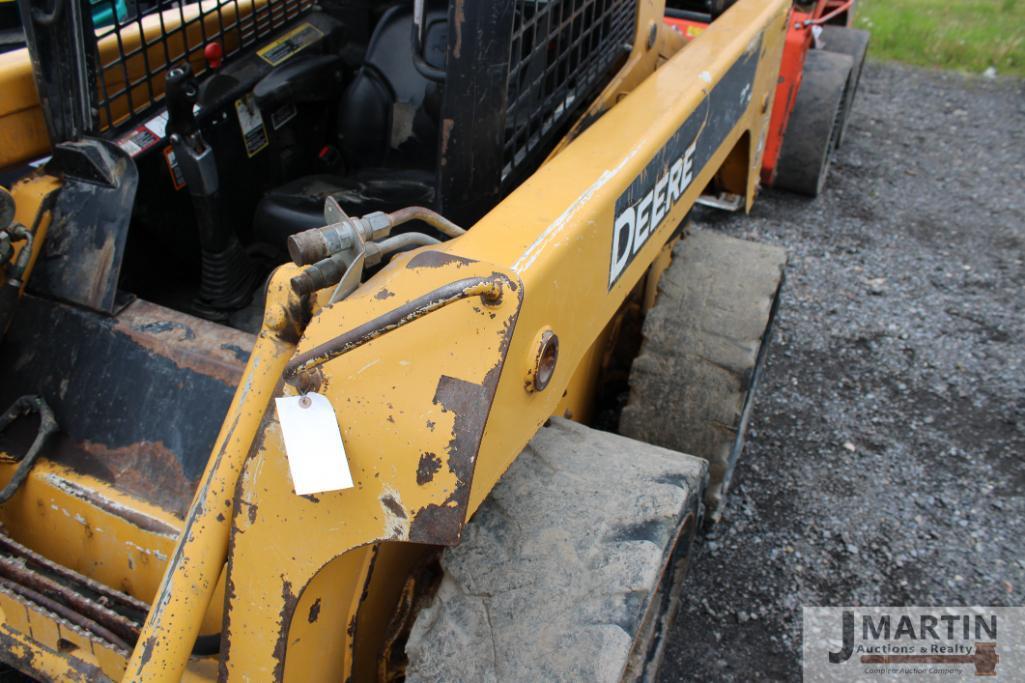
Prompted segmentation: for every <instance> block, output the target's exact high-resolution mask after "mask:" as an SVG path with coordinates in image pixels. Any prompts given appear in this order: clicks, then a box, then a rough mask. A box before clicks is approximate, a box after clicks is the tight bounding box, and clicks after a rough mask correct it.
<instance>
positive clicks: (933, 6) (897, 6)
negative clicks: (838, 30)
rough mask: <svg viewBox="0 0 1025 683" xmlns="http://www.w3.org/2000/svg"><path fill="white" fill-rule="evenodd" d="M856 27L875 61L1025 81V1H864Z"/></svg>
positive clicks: (858, 13) (859, 4) (861, 1)
mask: <svg viewBox="0 0 1025 683" xmlns="http://www.w3.org/2000/svg"><path fill="white" fill-rule="evenodd" d="M855 26H856V27H858V28H864V29H868V30H870V31H871V32H872V42H871V44H870V46H869V56H870V57H872V58H873V59H881V60H888V61H897V62H906V63H908V64H918V65H921V66H933V67H939V68H943V69H957V70H959V71H967V72H973V73H980V72H982V71H984V70H985V69H986V68H987V67H991V66H992V67H994V68H996V70H997V73H998V74H1005V75H1016V76H1025V0H860V2H858V9H857V18H856V19H855Z"/></svg>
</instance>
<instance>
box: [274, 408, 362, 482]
mask: <svg viewBox="0 0 1025 683" xmlns="http://www.w3.org/2000/svg"><path fill="white" fill-rule="evenodd" d="M274 403H275V406H276V407H277V409H278V422H280V423H281V434H282V436H283V437H284V439H285V454H286V455H287V456H288V469H289V470H290V471H291V473H292V485H293V486H295V492H296V493H297V494H299V495H301V496H305V495H307V494H310V493H323V492H324V491H338V490H340V489H349V488H352V474H351V473H350V472H349V461H348V460H347V459H346V457H345V446H344V445H342V435H341V433H340V432H339V431H338V420H337V419H336V418H335V409H334V408H333V407H331V402H330V401H329V400H327V397H326V396H322V395H320V394H306V395H305V396H286V397H284V398H276V399H274Z"/></svg>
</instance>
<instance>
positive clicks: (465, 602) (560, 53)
mask: <svg viewBox="0 0 1025 683" xmlns="http://www.w3.org/2000/svg"><path fill="white" fill-rule="evenodd" d="M671 4H672V5H673V6H671V7H669V8H666V7H665V6H664V2H662V0H650V1H649V0H641V1H638V0H496V1H488V2H485V1H483V0H480V1H477V0H451V2H428V1H426V0H415V1H414V2H395V1H390V0H389V1H385V0H322V1H321V2H316V3H315V2H313V0H201V1H199V2H182V1H179V0H18V5H17V10H16V11H11V10H13V7H14V5H13V4H12V3H9V2H8V3H2V4H0V8H2V9H3V10H4V12H5V14H3V20H4V22H5V24H4V26H3V27H0V31H2V33H0V35H2V37H3V41H2V43H0V50H6V51H4V52H2V53H0V182H2V184H3V185H4V186H5V187H7V188H9V190H3V191H2V192H0V274H2V282H0V284H2V289H0V334H2V335H3V336H2V340H0V410H3V409H5V408H7V407H8V406H9V409H7V410H6V412H5V413H3V414H2V416H0V455H2V458H0V486H3V488H2V490H0V524H2V529H0V660H2V661H3V662H5V663H6V664H7V665H9V666H10V667H13V668H14V669H17V670H19V671H21V672H23V673H25V674H27V675H29V676H32V677H34V678H37V679H45V680H58V679H59V680H65V679H66V680H90V681H91V680H105V679H108V678H109V679H115V680H131V681H177V680H183V679H185V680H214V679H218V680H230V681H236V680H238V681H243V680H245V681H265V680H282V679H288V680H292V681H310V680H354V681H365V680H388V681H395V680H402V679H404V678H406V679H409V680H425V681H476V680H502V681H505V680H524V681H537V680H602V681H616V680H638V679H643V680H650V679H652V678H653V677H654V675H655V671H656V669H657V666H658V662H659V659H660V654H661V651H662V646H663V644H664V642H665V635H666V632H667V629H668V627H669V624H670V623H671V620H672V618H673V615H674V613H675V611H676V606H677V605H678V603H679V601H680V600H681V596H682V594H683V592H682V591H683V588H681V582H682V579H683V575H684V570H685V568H686V565H687V561H688V558H689V556H690V550H691V548H692V546H693V543H694V540H695V538H697V536H698V535H699V534H700V530H701V529H702V528H703V526H704V525H707V524H710V523H713V522H714V520H715V519H717V518H718V516H719V515H720V514H721V513H722V510H723V504H724V503H723V500H724V498H723V496H724V495H725V493H726V491H727V490H728V487H729V483H730V478H731V474H732V472H733V470H734V466H735V463H736V461H737V458H738V455H739V453H740V451H741V448H742V445H743V436H744V432H745V428H746V424H747V421H748V416H749V415H750V412H751V406H752V395H753V392H754V389H755V386H756V384H757V382H758V377H759V374H760V370H761V367H762V365H763V361H764V358H765V353H766V349H767V346H768V339H769V333H770V329H771V323H772V319H773V315H774V312H775V309H776V305H777V300H778V295H779V290H780V286H781V284H782V280H783V268H784V261H785V256H784V253H783V252H782V250H780V249H779V248H777V247H769V246H763V245H757V244H753V243H748V242H743V241H739V240H735V239H732V238H728V237H725V236H722V235H719V234H716V233H714V232H710V231H700V230H694V229H692V228H690V227H689V223H688V221H687V218H688V216H689V214H690V212H691V210H692V208H693V207H694V206H695V204H697V203H699V202H700V203H704V204H711V205H713V206H718V207H720V208H726V209H731V210H747V209H750V207H751V205H752V203H753V202H754V200H755V197H756V195H757V193H758V190H759V183H760V182H762V181H764V182H766V183H772V184H776V185H779V186H781V187H789V188H790V189H795V190H798V191H802V192H805V193H807V194H816V193H817V192H818V191H819V189H821V186H822V181H823V180H824V178H825V176H826V169H827V167H828V162H829V158H830V154H831V151H832V150H833V149H834V148H835V147H836V145H837V144H839V142H840V137H841V136H840V133H841V132H842V130H843V128H844V126H845V124H846V119H847V114H848V112H849V111H850V103H851V101H852V100H853V94H854V89H855V88H856V86H857V79H858V75H859V74H860V64H861V61H862V60H863V59H864V51H865V46H866V45H867V37H866V36H864V35H863V34H860V33H858V32H854V31H852V30H851V29H848V28H845V27H844V26H843V24H844V23H845V22H846V21H847V17H849V15H850V13H851V9H850V3H849V2H847V3H843V2H832V3H830V2H825V1H820V2H818V3H813V4H812V5H809V6H800V7H796V8H795V7H793V6H791V3H790V2H789V0H739V1H737V2H735V3H728V2H721V1H719V2H707V3H706V2H699V3H684V4H680V3H671ZM825 24H831V25H830V26H829V27H827V28H828V29H829V31H833V32H835V35H839V36H841V37H842V39H840V38H837V39H836V41H835V42H834V43H833V45H834V47H836V46H840V47H838V48H837V49H836V51H834V52H831V51H830V39H829V38H828V35H829V34H828V32H827V31H824V30H822V27H823V26H824V25H825ZM824 37H825V40H823V38H824ZM844 46H846V47H844ZM841 48H842V49H841ZM781 65H782V66H781ZM599 427H601V428H602V429H599ZM603 430H604V431H603ZM615 432H618V433H615Z"/></svg>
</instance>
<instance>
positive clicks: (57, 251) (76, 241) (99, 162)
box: [29, 140, 139, 313]
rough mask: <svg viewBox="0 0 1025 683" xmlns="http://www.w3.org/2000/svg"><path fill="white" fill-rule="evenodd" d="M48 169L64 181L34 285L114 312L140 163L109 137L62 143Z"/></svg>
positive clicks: (40, 290)
mask: <svg viewBox="0 0 1025 683" xmlns="http://www.w3.org/2000/svg"><path fill="white" fill-rule="evenodd" d="M46 169H47V172H48V173H50V174H51V175H58V176H60V177H61V178H62V182H63V184H62V187H61V190H60V192H59V193H58V195H57V200H56V206H54V209H53V220H52V221H51V223H50V228H49V230H48V232H47V237H46V242H45V243H44V245H43V249H42V252H41V253H40V255H39V261H38V262H37V263H36V267H35V272H34V273H33V275H32V279H31V281H30V285H29V289H30V291H32V292H36V293H39V294H44V295H47V296H51V297H54V298H57V299H61V300H62V301H70V302H72V303H75V304H78V305H80V306H85V307H87V308H91V309H93V310H96V311H102V312H105V313H112V312H113V311H114V309H115V307H116V306H117V305H118V301H117V299H118V296H117V294H118V291H117V283H118V276H119V275H120V273H121V259H122V256H123V255H124V251H125V244H126V242H127V240H128V224H129V223H130V221H131V218H132V206H133V204H134V203H135V191H136V188H137V187H138V185H139V171H138V169H136V167H135V162H134V161H132V158H131V157H130V156H128V154H127V153H126V152H124V151H123V150H121V149H120V148H119V147H117V146H116V145H113V144H111V143H109V142H104V141H101V140H83V141H81V142H69V143H64V144H61V145H58V146H57V149H56V150H54V156H53V158H52V159H51V160H50V162H49V163H48V164H47V166H46Z"/></svg>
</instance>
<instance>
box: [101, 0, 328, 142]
mask: <svg viewBox="0 0 1025 683" xmlns="http://www.w3.org/2000/svg"><path fill="white" fill-rule="evenodd" d="M312 7H313V0H204V1H203V2H178V1H177V0H155V1H153V2H146V1H145V0H138V4H136V2H135V1H134V0H83V8H84V9H87V11H88V13H89V16H90V17H91V19H92V23H93V25H94V30H95V35H96V47H97V50H96V53H95V55H94V56H93V59H94V60H95V63H94V65H93V67H94V68H93V69H92V71H93V72H94V74H95V84H96V87H95V92H94V93H93V98H92V100H93V107H92V123H93V127H92V130H91V132H99V131H102V130H105V129H108V128H111V127H116V126H118V125H119V124H121V123H124V122H125V121H127V120H129V119H131V118H134V117H136V116H139V115H142V114H145V113H146V112H148V111H149V110H151V109H152V108H153V105H154V104H155V103H156V102H158V101H159V100H161V99H162V98H163V89H164V74H165V73H166V71H167V69H168V68H169V67H170V66H172V65H174V64H176V63H178V62H181V61H183V60H186V59H187V60H188V61H189V62H190V63H191V64H192V68H193V71H194V72H195V73H202V72H203V71H204V70H205V69H206V60H205V58H204V50H205V49H206V46H207V45H210V44H211V43H218V44H219V46H220V48H221V52H222V55H223V58H224V59H230V58H231V57H232V56H233V55H235V54H237V53H238V52H239V51H241V50H244V49H246V48H248V47H250V46H253V45H255V44H256V43H257V42H259V41H262V40H264V39H267V38H269V37H270V36H271V35H272V34H274V33H275V32H277V31H278V30H279V29H281V28H283V27H284V26H286V25H288V24H289V23H291V22H292V21H293V20H294V19H296V18H298V17H299V16H301V15H303V14H305V13H306V12H308V11H309V10H310V9H311V8H312ZM85 23H86V26H88V23H89V22H88V21H86V22H85ZM286 39H287V37H286Z"/></svg>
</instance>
